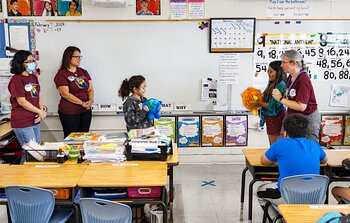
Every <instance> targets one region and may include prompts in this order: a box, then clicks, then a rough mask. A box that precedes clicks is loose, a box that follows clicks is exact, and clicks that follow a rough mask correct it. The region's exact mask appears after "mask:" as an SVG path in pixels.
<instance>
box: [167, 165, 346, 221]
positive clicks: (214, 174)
mask: <svg viewBox="0 0 350 223" xmlns="http://www.w3.org/2000/svg"><path fill="white" fill-rule="evenodd" d="M244 167H245V166H244V165H233V164H216V165H207V164H201V165H199V164H181V165H179V166H177V167H175V168H174V183H175V189H176V190H175V201H174V223H197V222H198V223H233V222H240V220H239V213H240V192H241V176H242V170H243V168H244ZM251 179H252V178H251V175H250V174H249V172H247V176H246V189H245V192H246V195H245V203H244V215H243V217H244V221H243V222H248V221H247V216H248V213H247V210H248V209H247V207H248V193H247V191H248V184H249V182H250V180H251ZM203 181H206V182H207V183H206V185H204V186H202V185H203V184H205V183H204V182H203ZM211 181H214V182H211ZM212 184H213V185H215V186H213V185H212ZM335 184H337V185H341V184H339V183H334V185H335ZM258 185H260V183H259V182H257V183H255V186H254V189H256V188H257V186H258ZM334 185H333V186H334ZM343 185H344V184H343ZM345 185H346V184H345ZM329 203H330V204H335V200H334V199H333V198H330V202H329ZM262 215H263V211H262V209H261V208H260V206H259V205H258V201H257V199H256V198H255V197H254V198H253V223H256V222H262Z"/></svg>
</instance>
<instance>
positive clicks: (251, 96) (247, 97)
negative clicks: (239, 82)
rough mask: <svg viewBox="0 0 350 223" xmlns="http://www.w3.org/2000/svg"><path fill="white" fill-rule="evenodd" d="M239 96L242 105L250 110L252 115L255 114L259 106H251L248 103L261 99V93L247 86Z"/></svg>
mask: <svg viewBox="0 0 350 223" xmlns="http://www.w3.org/2000/svg"><path fill="white" fill-rule="evenodd" d="M241 97H242V103H243V105H244V107H246V108H247V109H249V110H250V111H252V112H253V114H254V115H257V110H258V108H259V107H256V106H252V105H251V104H250V103H251V102H253V101H263V94H262V93H261V92H260V91H259V90H258V89H256V88H253V87H248V88H247V89H245V91H243V92H242V93H241Z"/></svg>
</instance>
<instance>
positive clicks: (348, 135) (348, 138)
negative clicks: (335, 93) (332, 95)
mask: <svg viewBox="0 0 350 223" xmlns="http://www.w3.org/2000/svg"><path fill="white" fill-rule="evenodd" d="M344 129H345V132H344V143H343V144H344V146H350V115H345V128H344Z"/></svg>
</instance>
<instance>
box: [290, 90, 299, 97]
mask: <svg viewBox="0 0 350 223" xmlns="http://www.w3.org/2000/svg"><path fill="white" fill-rule="evenodd" d="M289 95H290V96H291V97H292V98H294V97H295V96H296V95H297V91H296V90H295V89H290V91H289Z"/></svg>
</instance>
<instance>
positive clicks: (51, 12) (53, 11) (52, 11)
mask: <svg viewBox="0 0 350 223" xmlns="http://www.w3.org/2000/svg"><path fill="white" fill-rule="evenodd" d="M46 3H48V4H50V5H51V11H50V15H51V16H55V10H54V9H53V5H52V3H51V2H49V1H44V8H43V12H44V11H45V6H46Z"/></svg>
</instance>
